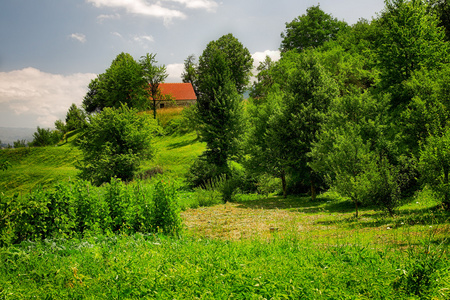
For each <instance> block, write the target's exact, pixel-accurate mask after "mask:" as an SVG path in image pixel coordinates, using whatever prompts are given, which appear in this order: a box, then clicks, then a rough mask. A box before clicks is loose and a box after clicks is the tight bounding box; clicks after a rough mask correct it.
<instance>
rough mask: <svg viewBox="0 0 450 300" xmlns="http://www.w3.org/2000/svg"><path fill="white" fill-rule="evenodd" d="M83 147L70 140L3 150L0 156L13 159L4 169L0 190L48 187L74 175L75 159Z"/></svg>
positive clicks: (0, 151) (9, 159) (9, 193)
mask: <svg viewBox="0 0 450 300" xmlns="http://www.w3.org/2000/svg"><path fill="white" fill-rule="evenodd" d="M79 156H80V151H79V150H78V149H77V148H75V147H73V146H72V145H71V144H70V143H69V144H65V145H63V146H58V147H39V148H18V149H4V150H0V159H2V158H4V159H6V160H8V161H9V162H10V163H11V168H9V169H8V170H6V171H2V172H1V178H0V192H3V193H5V195H13V194H22V193H28V192H29V191H30V190H32V189H34V188H36V186H38V185H42V186H45V187H49V186H51V185H53V184H55V183H57V182H59V181H65V180H68V179H69V178H75V177H76V175H77V173H78V170H77V169H75V166H74V164H75V162H76V161H77V159H78V158H79Z"/></svg>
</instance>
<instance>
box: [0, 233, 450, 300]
mask: <svg viewBox="0 0 450 300" xmlns="http://www.w3.org/2000/svg"><path fill="white" fill-rule="evenodd" d="M447 248H448V247H447ZM447 248H446V247H443V246H435V245H428V246H427V247H425V248H419V249H415V250H411V251H406V252H405V251H400V250H395V251H392V249H391V248H389V247H385V248H378V249H372V248H371V247H370V246H369V245H364V244H362V245H350V246H342V245H329V246H323V245H322V246H318V245H317V244H315V242H314V240H313V239H299V238H298V237H296V236H288V237H285V238H282V239H281V238H277V236H276V235H275V236H273V237H272V238H271V239H269V240H261V239H251V240H240V241H234V242H227V241H221V240H211V239H197V238H195V239H194V238H189V237H184V238H170V237H162V236H157V235H142V234H138V235H132V236H126V235H119V236H109V237H108V236H102V235H100V236H95V237H90V238H86V239H83V240H76V239H72V240H63V239H53V240H45V241H43V242H39V243H30V242H24V243H22V244H21V245H19V246H15V247H9V248H8V249H3V250H1V251H0V260H1V262H2V264H0V298H4V299H29V298H37V299H63V298H64V299H66V298H76V299H80V298H85V299H153V298H157V299H230V298H238V299H423V298H426V299H447V297H448V296H450V294H449V290H448V287H449V286H450V274H449V269H448V266H447V262H448V259H449V257H448V252H445V250H448V249H447Z"/></svg>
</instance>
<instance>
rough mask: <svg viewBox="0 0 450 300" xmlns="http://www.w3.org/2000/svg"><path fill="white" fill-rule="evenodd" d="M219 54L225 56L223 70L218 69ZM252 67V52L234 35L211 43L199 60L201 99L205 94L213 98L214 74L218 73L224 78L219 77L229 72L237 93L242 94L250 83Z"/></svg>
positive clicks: (198, 85) (198, 86) (228, 35)
mask: <svg viewBox="0 0 450 300" xmlns="http://www.w3.org/2000/svg"><path fill="white" fill-rule="evenodd" d="M217 53H221V55H222V56H223V60H224V61H223V62H221V64H223V65H222V66H221V67H222V68H223V70H221V69H218V68H217V65H216V64H217ZM252 67H253V58H252V57H251V55H250V51H248V49H247V48H245V47H244V46H243V45H242V44H241V43H240V42H239V40H238V39H237V38H235V37H234V36H233V35H232V34H227V35H224V36H222V37H220V38H219V39H218V40H216V41H211V42H209V43H208V45H207V46H206V49H205V50H203V53H202V55H201V56H200V58H199V63H198V68H197V71H198V84H197V85H196V86H197V88H198V92H199V96H200V98H201V96H202V94H204V93H206V94H207V96H208V97H211V92H212V88H213V86H212V84H213V81H214V77H215V75H214V74H216V73H214V72H218V73H217V74H218V75H217V76H223V75H219V74H222V72H229V79H230V80H231V81H232V82H233V85H234V86H235V87H236V91H237V93H238V94H242V93H243V92H244V89H245V88H246V87H247V85H248V83H249V82H250V74H251V70H252ZM225 70H228V71H225ZM216 80H217V79H216Z"/></svg>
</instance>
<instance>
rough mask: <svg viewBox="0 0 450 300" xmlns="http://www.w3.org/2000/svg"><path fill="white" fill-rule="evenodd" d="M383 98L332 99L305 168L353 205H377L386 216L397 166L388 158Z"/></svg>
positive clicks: (391, 202) (393, 202)
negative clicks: (320, 175)
mask: <svg viewBox="0 0 450 300" xmlns="http://www.w3.org/2000/svg"><path fill="white" fill-rule="evenodd" d="M389 100H390V99H389V97H387V96H384V97H379V98H376V97H373V96H372V95H371V94H370V93H364V94H354V95H347V96H344V97H339V98H335V99H334V100H333V101H332V102H331V104H330V108H329V110H328V113H327V115H326V117H325V119H324V122H323V123H322V124H321V128H320V131H319V133H318V135H317V139H316V141H314V142H313V147H312V149H311V152H310V153H309V154H308V155H309V157H310V158H311V162H310V163H309V166H311V168H312V169H313V170H314V171H315V172H317V173H319V174H322V175H323V176H325V178H326V181H327V182H328V184H329V185H331V187H333V188H335V189H336V190H337V191H338V192H339V193H340V194H341V195H343V196H345V197H349V198H350V199H351V201H352V202H353V203H354V204H355V211H356V216H358V204H361V203H363V204H377V205H379V207H381V208H385V209H386V210H387V211H388V212H389V213H390V214H391V215H392V214H393V210H394V208H395V206H396V205H397V200H398V199H399V192H400V190H399V189H400V186H399V184H398V172H397V169H396V168H395V167H394V166H393V165H392V164H391V163H390V162H389V161H388V159H387V157H388V156H389V153H388V152H387V151H386V148H388V146H387V145H386V143H387V142H386V141H387V140H390V138H389V137H387V136H386V135H387V134H389V130H388V128H389V127H388V113H387V112H388V110H389Z"/></svg>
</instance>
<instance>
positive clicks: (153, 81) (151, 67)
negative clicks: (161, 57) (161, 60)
mask: <svg viewBox="0 0 450 300" xmlns="http://www.w3.org/2000/svg"><path fill="white" fill-rule="evenodd" d="M155 57H156V54H148V53H147V54H146V55H145V56H142V57H141V59H140V61H139V64H140V66H141V68H142V74H143V78H144V80H145V81H146V82H147V84H148V87H147V88H149V94H150V96H151V100H152V103H153V104H152V110H153V118H155V119H156V108H157V101H160V100H161V98H162V95H161V92H160V90H159V85H160V84H161V83H163V82H164V80H166V78H167V76H169V74H167V69H166V66H165V65H162V66H156V63H157V62H158V61H156V59H155Z"/></svg>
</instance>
